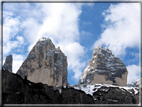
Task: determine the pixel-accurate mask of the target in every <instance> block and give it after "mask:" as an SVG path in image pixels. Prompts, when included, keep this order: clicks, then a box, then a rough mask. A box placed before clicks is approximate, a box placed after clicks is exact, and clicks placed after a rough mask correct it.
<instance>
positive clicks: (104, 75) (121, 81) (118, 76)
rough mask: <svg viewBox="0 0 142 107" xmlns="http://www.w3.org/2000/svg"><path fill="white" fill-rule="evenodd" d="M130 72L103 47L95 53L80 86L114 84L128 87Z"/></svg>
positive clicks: (82, 76)
mask: <svg viewBox="0 0 142 107" xmlns="http://www.w3.org/2000/svg"><path fill="white" fill-rule="evenodd" d="M127 74H128V71H127V69H126V66H125V65H124V63H123V62H122V61H121V60H120V59H119V58H118V57H115V56H114V55H113V54H112V52H111V50H109V49H107V48H103V47H102V46H101V45H100V46H99V47H98V48H96V49H95V50H94V51H93V55H92V59H91V60H90V61H89V63H88V65H87V66H86V68H85V70H84V71H83V73H82V75H81V77H80V80H79V84H95V83H103V84H113V85H119V86H127Z"/></svg>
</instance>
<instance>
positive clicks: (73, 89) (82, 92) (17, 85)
mask: <svg viewBox="0 0 142 107" xmlns="http://www.w3.org/2000/svg"><path fill="white" fill-rule="evenodd" d="M138 96H139V89H138V88H129V89H127V88H125V87H124V88H123V87H117V86H109V85H101V84H95V85H85V84H83V85H74V86H73V85H72V86H62V87H61V86H48V85H47V84H42V83H33V82H31V81H29V80H26V79H22V78H21V76H19V75H17V74H13V73H11V72H9V71H7V70H3V69H2V103H3V104H138V103H139V97H138Z"/></svg>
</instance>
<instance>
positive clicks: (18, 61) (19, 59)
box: [12, 54, 25, 73]
mask: <svg viewBox="0 0 142 107" xmlns="http://www.w3.org/2000/svg"><path fill="white" fill-rule="evenodd" d="M12 56H13V66H12V72H13V73H16V72H17V70H18V69H19V68H20V66H21V65H22V63H23V61H24V60H25V56H23V55H18V54H12Z"/></svg>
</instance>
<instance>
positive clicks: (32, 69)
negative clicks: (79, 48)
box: [17, 38, 68, 86]
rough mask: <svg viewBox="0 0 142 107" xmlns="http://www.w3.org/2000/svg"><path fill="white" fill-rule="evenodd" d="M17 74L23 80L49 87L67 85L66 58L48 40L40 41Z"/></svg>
mask: <svg viewBox="0 0 142 107" xmlns="http://www.w3.org/2000/svg"><path fill="white" fill-rule="evenodd" d="M17 74H18V75H20V76H21V77H22V78H23V79H24V78H25V77H27V79H28V80H30V81H32V82H35V83H38V82H41V83H44V84H48V85H50V86H55V85H56V86H61V85H67V84H68V81H67V57H66V56H65V55H64V53H63V52H62V51H61V50H60V48H59V47H58V48H55V46H54V44H53V43H52V41H51V40H50V39H48V38H47V39H46V38H42V39H40V40H39V41H38V42H37V43H36V45H35V46H34V47H33V49H32V50H31V51H30V53H29V55H28V57H27V58H26V60H25V61H24V62H23V64H22V65H21V67H20V68H19V70H18V71H17Z"/></svg>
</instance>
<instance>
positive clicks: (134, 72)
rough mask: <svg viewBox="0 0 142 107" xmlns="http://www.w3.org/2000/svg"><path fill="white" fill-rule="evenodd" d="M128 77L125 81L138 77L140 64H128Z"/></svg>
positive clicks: (128, 81)
mask: <svg viewBox="0 0 142 107" xmlns="http://www.w3.org/2000/svg"><path fill="white" fill-rule="evenodd" d="M127 70H128V78H127V83H132V82H133V81H136V80H137V79H139V78H140V66H137V65H128V66H127Z"/></svg>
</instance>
